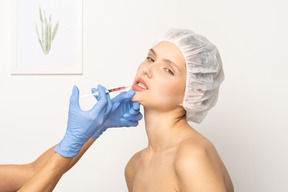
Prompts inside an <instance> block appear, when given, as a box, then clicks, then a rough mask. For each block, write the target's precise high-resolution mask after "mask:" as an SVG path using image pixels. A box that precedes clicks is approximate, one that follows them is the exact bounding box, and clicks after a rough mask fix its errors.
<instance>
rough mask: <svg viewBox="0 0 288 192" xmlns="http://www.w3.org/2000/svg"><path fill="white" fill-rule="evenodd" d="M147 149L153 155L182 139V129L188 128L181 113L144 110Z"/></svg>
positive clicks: (179, 111)
mask: <svg viewBox="0 0 288 192" xmlns="http://www.w3.org/2000/svg"><path fill="white" fill-rule="evenodd" d="M144 117H145V128H146V133H147V136H148V142H149V143H148V149H149V151H150V152H152V153H154V152H157V151H161V150H165V149H167V148H169V147H171V146H173V145H175V144H177V143H178V142H179V141H180V140H181V138H183V129H185V127H186V128H187V126H189V125H188V124H187V122H186V119H185V116H184V113H183V111H181V110H178V111H177V110H176V112H175V111H169V112H163V111H157V110H151V109H145V108H144Z"/></svg>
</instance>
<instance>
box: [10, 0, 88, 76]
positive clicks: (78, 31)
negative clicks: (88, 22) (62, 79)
mask: <svg viewBox="0 0 288 192" xmlns="http://www.w3.org/2000/svg"><path fill="white" fill-rule="evenodd" d="M11 4H12V5H11V9H12V10H11V14H12V15H11V74H12V75H21V74H26V75H29V74H31V75H33V74H35V75H37V74H39V75H42V74H43V75H45V74H56V75H57V74H82V55H83V53H82V9H83V8H82V5H83V2H82V0H49V1H47V0H46V1H45V0H25V1H23V0H11Z"/></svg>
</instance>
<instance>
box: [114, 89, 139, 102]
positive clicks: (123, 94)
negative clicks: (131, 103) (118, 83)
mask: <svg viewBox="0 0 288 192" xmlns="http://www.w3.org/2000/svg"><path fill="white" fill-rule="evenodd" d="M134 95H135V91H133V90H130V91H123V92H121V93H119V94H118V95H117V96H116V97H114V98H113V99H112V102H113V103H116V102H120V103H121V101H123V100H125V99H131V98H132V97H133V96H134Z"/></svg>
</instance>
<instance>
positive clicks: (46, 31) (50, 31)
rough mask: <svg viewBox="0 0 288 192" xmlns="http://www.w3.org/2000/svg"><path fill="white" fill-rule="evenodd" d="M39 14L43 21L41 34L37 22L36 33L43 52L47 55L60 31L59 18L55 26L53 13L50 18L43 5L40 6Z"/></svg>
mask: <svg viewBox="0 0 288 192" xmlns="http://www.w3.org/2000/svg"><path fill="white" fill-rule="evenodd" d="M39 16H40V21H41V36H40V35H39V32H38V27H37V24H36V23H35V29H36V34H37V37H38V41H39V44H40V46H41V48H42V51H43V53H44V54H45V55H48V54H49V52H50V49H51V45H52V42H53V40H54V38H55V36H56V34H57V31H58V27H59V20H58V21H57V23H56V25H55V26H54V28H53V26H52V17H51V14H50V15H49V19H48V18H47V17H46V13H45V11H44V9H43V10H41V7H39Z"/></svg>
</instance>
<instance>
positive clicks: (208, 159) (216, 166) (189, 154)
mask: <svg viewBox="0 0 288 192" xmlns="http://www.w3.org/2000/svg"><path fill="white" fill-rule="evenodd" d="M221 162H222V161H221V159H220V157H219V155H218V153H217V151H216V149H215V147H214V145H213V144H212V143H211V142H210V141H209V140H208V139H206V138H205V137H202V136H199V137H197V138H193V139H191V140H187V141H185V142H183V143H182V144H180V145H179V148H178V151H177V154H176V159H175V172H176V174H177V176H178V183H179V190H180V191H199V190H200V189H201V190H202V191H215V192H216V191H217V192H218V191H219V192H220V191H226V189H225V182H224V179H223V178H224V175H223V170H222V165H221Z"/></svg>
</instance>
